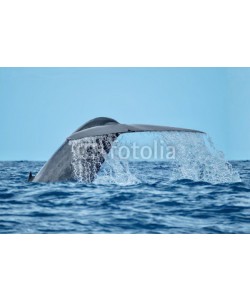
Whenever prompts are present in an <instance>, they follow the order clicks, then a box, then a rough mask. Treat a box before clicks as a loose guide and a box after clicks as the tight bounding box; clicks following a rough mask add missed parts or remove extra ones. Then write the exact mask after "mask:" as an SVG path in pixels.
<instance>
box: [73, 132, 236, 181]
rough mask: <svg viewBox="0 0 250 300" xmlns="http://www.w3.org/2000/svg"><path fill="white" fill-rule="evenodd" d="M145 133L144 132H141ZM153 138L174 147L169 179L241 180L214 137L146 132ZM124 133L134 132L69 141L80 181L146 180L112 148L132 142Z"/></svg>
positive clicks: (181, 133) (128, 161) (76, 177)
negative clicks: (218, 147)
mask: <svg viewBox="0 0 250 300" xmlns="http://www.w3.org/2000/svg"><path fill="white" fill-rule="evenodd" d="M141 135H142V136H143V133H141ZM144 135H147V136H150V137H151V140H154V141H155V140H161V143H162V144H163V146H164V147H169V146H171V147H173V148H174V149H175V157H174V159H171V160H170V161H169V162H167V161H165V162H163V163H166V162H167V163H169V165H170V168H169V169H168V174H165V176H164V180H165V179H166V178H167V180H168V181H169V182H171V181H176V180H181V179H190V180H193V181H204V182H209V183H213V184H218V183H226V182H239V181H241V179H240V177H239V174H238V172H237V171H235V170H233V168H232V166H231V164H230V163H228V162H227V161H226V160H225V158H224V155H223V153H222V152H220V151H218V150H216V148H215V147H214V145H213V143H212V141H211V139H210V138H209V137H208V136H207V135H205V134H201V133H191V132H157V133H156V132H155V133H150V134H149V133H145V134H144ZM124 136H128V137H132V136H133V133H129V134H126V135H121V136H120V137H119V138H118V139H117V136H116V135H112V134H110V135H105V136H102V137H88V138H83V139H79V140H73V141H70V142H69V144H70V145H71V150H72V167H73V172H74V177H75V179H76V180H77V181H80V182H92V181H94V183H97V184H110V183H114V184H119V185H131V184H138V183H140V182H141V181H146V182H147V176H140V174H139V173H138V170H135V168H134V167H131V157H130V158H129V159H121V157H120V156H119V151H113V152H112V153H111V151H110V149H111V147H112V149H113V148H115V149H119V147H121V146H124V145H128V143H129V144H131V142H129V141H126V142H124V138H123V137H124Z"/></svg>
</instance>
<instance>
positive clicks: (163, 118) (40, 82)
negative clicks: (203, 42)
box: [0, 68, 250, 160]
mask: <svg viewBox="0 0 250 300" xmlns="http://www.w3.org/2000/svg"><path fill="white" fill-rule="evenodd" d="M249 114H250V68H0V135H1V144H0V160H47V159H48V158H50V156H51V155H52V154H53V153H54V151H55V150H56V149H57V148H58V147H59V146H60V145H61V143H62V142H63V141H64V140H65V138H66V137H67V136H69V135H70V134H71V133H72V132H73V131H74V130H75V129H76V128H77V127H79V126H80V125H82V124H83V123H85V122H86V121H88V120H89V119H91V118H95V117H99V116H105V117H111V118H114V119H116V120H118V121H119V122H124V123H145V124H156V125H169V126H176V127H184V128H192V129H198V130H202V131H205V132H207V133H208V134H209V135H210V136H211V137H212V139H213V141H214V143H215V145H216V147H217V148H218V149H220V150H222V151H223V152H224V153H225V155H226V157H227V158H228V159H250V119H249Z"/></svg>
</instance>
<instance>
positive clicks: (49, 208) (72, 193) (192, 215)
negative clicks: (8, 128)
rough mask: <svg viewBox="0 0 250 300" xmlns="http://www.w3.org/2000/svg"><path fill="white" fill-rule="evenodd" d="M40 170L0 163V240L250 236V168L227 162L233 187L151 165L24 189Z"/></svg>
mask: <svg viewBox="0 0 250 300" xmlns="http://www.w3.org/2000/svg"><path fill="white" fill-rule="evenodd" d="M43 164H44V162H35V161H1V162H0V233H2V234H8V233H37V234H40V233H82V234H90V233H92V234H103V233H104V234H105V233H106V234H111V233H113V234H126V233H127V234H128V233H129V234H130V233H132V234H134V233H137V234H156V233H162V234H195V233H196V234H216V233H223V234H230V233H250V161H232V162H230V164H231V165H232V168H233V170H234V171H235V172H237V174H238V175H239V177H240V180H239V179H237V180H235V181H232V182H230V180H220V181H218V180H217V179H216V178H215V179H214V178H213V179H214V180H207V181H208V182H206V180H199V178H198V179H197V178H193V179H187V178H189V177H188V176H185V173H182V174H184V175H183V177H187V178H181V177H180V176H179V177H173V176H172V177H171V178H170V177H169V176H167V174H169V172H170V170H171V165H170V164H169V163H167V162H153V161H134V162H130V165H129V170H127V172H126V174H122V176H121V172H120V177H119V176H118V175H114V174H113V175H112V176H111V175H110V173H108V172H106V173H105V172H104V173H103V174H102V173H100V176H99V178H98V176H97V179H96V180H95V181H94V182H93V183H90V184H85V183H83V182H81V181H76V182H65V183H32V182H27V178H28V174H29V172H30V171H32V172H33V173H36V172H38V171H39V170H40V168H41V167H42V166H43ZM125 175H126V176H125ZM210 176H211V174H210ZM108 177H109V180H107V178H108ZM111 177H112V180H110V178H111ZM121 177H122V178H123V180H121ZM125 177H126V180H125V181H124V178H125ZM191 178H192V177H191ZM200 178H204V177H200Z"/></svg>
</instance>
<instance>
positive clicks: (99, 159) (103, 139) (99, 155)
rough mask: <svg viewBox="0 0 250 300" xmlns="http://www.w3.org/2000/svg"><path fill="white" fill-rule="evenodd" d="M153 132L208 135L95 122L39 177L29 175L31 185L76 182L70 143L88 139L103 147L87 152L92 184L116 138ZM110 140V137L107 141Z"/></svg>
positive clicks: (111, 121) (105, 120)
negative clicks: (34, 183) (33, 183)
mask: <svg viewBox="0 0 250 300" xmlns="http://www.w3.org/2000/svg"><path fill="white" fill-rule="evenodd" d="M153 131H156V132H157V131H180V132H193V133H204V132H202V131H198V130H193V129H185V128H177V127H169V126H156V125H140V124H139V125H138V124H133V125H127V124H120V123H119V122H117V121H116V120H114V119H111V118H105V117H100V118H95V119H92V120H90V121H89V122H87V123H85V124H83V125H82V126H81V127H79V128H78V129H77V130H76V131H75V132H74V133H72V134H71V135H70V136H69V137H68V138H67V139H66V141H65V142H64V144H63V145H62V146H61V147H60V148H59V149H58V150H57V151H56V152H55V154H54V155H53V156H52V157H51V158H50V159H49V161H48V162H47V163H46V164H45V165H44V166H43V167H42V169H41V170H40V171H39V172H38V174H37V175H36V176H32V173H30V174H29V178H28V181H33V182H56V181H68V180H74V179H75V178H74V173H73V168H72V151H71V146H70V144H69V142H70V141H73V140H78V139H82V138H87V137H96V143H99V144H100V145H101V146H102V147H101V148H102V150H103V149H104V151H100V150H99V147H95V148H94V147H92V146H91V145H88V148H87V150H86V153H87V156H86V157H85V158H84V160H83V161H82V164H83V166H84V165H87V166H88V167H87V168H86V172H88V174H85V175H86V176H84V178H85V181H86V182H92V181H93V180H94V179H95V176H96V174H97V173H98V171H99V170H100V168H101V165H102V163H103V162H104V161H105V157H106V155H107V154H108V153H109V151H110V149H111V147H112V143H113V142H114V141H115V140H116V138H117V137H118V136H119V135H120V134H123V133H129V132H153ZM107 137H109V138H108V139H107Z"/></svg>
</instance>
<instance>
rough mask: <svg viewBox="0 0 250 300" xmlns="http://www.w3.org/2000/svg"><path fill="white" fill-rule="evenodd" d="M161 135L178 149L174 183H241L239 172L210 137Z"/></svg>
mask: <svg viewBox="0 0 250 300" xmlns="http://www.w3.org/2000/svg"><path fill="white" fill-rule="evenodd" d="M159 135H160V136H161V138H162V140H163V141H164V142H165V144H166V145H173V146H174V147H175V149H176V155H175V159H174V160H173V167H174V172H173V174H172V178H171V179H172V180H180V179H190V180H193V181H204V182H209V183H213V184H218V183H226V182H239V181H241V179H240V176H239V174H238V172H237V171H235V170H234V169H233V167H232V165H231V164H230V163H229V162H227V161H226V160H225V158H224V154H223V152H221V151H218V150H217V149H216V148H215V147H214V144H213V142H212V140H211V138H210V137H209V136H207V135H206V134H202V133H191V132H164V133H159Z"/></svg>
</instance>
